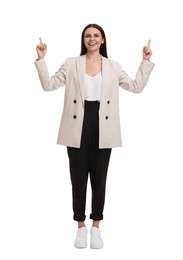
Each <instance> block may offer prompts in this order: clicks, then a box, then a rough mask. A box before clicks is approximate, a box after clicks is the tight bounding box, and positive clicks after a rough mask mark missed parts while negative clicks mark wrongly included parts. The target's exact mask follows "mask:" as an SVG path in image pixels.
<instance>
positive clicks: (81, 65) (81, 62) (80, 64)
mask: <svg viewBox="0 0 183 260" xmlns="http://www.w3.org/2000/svg"><path fill="white" fill-rule="evenodd" d="M85 71H86V55H82V56H80V57H79V59H78V60H77V73H78V79H79V88H80V94H81V98H82V103H83V106H84V98H85V97H84V93H85V90H84V75H85Z"/></svg>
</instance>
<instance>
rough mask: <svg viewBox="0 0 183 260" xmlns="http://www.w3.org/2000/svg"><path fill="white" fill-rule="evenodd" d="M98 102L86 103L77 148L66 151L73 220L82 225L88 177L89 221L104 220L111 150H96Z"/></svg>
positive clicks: (97, 145)
mask: <svg viewBox="0 0 183 260" xmlns="http://www.w3.org/2000/svg"><path fill="white" fill-rule="evenodd" d="M99 105H100V104H99V102H97V101H85V113H84V121H83V130H82V138H81V146H80V148H73V147H67V152H68V156H69V165H70V176H71V183H72V198H73V212H74V216H73V218H74V220H76V221H84V220H85V218H86V215H85V206H86V191H87V183H88V176H90V182H91V191H92V205H91V214H90V218H91V219H93V220H102V219H103V209H104V202H105V189H106V178H107V170H108V165H109V159H110V155H111V150H112V149H111V148H107V149H99V114H98V111H99Z"/></svg>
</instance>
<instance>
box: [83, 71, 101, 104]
mask: <svg viewBox="0 0 183 260" xmlns="http://www.w3.org/2000/svg"><path fill="white" fill-rule="evenodd" d="M101 87H102V73H101V72H99V73H98V74H97V75H95V76H94V77H91V76H88V75H87V74H86V73H85V100H88V101H100V94H101Z"/></svg>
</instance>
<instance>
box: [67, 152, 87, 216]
mask: <svg viewBox="0 0 183 260" xmlns="http://www.w3.org/2000/svg"><path fill="white" fill-rule="evenodd" d="M67 152H68V156H69V165H70V177H71V184H72V205H73V212H74V216H73V218H74V220H77V221H84V220H85V218H86V216H85V205H86V190H87V180H88V167H87V159H86V153H84V151H83V150H82V149H78V148H72V147H67Z"/></svg>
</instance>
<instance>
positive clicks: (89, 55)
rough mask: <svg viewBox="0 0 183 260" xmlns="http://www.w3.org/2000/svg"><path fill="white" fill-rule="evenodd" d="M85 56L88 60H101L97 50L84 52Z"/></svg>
mask: <svg viewBox="0 0 183 260" xmlns="http://www.w3.org/2000/svg"><path fill="white" fill-rule="evenodd" d="M86 58H87V59H88V60H90V61H98V60H101V54H100V53H99V52H92V53H88V52H87V54H86Z"/></svg>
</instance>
